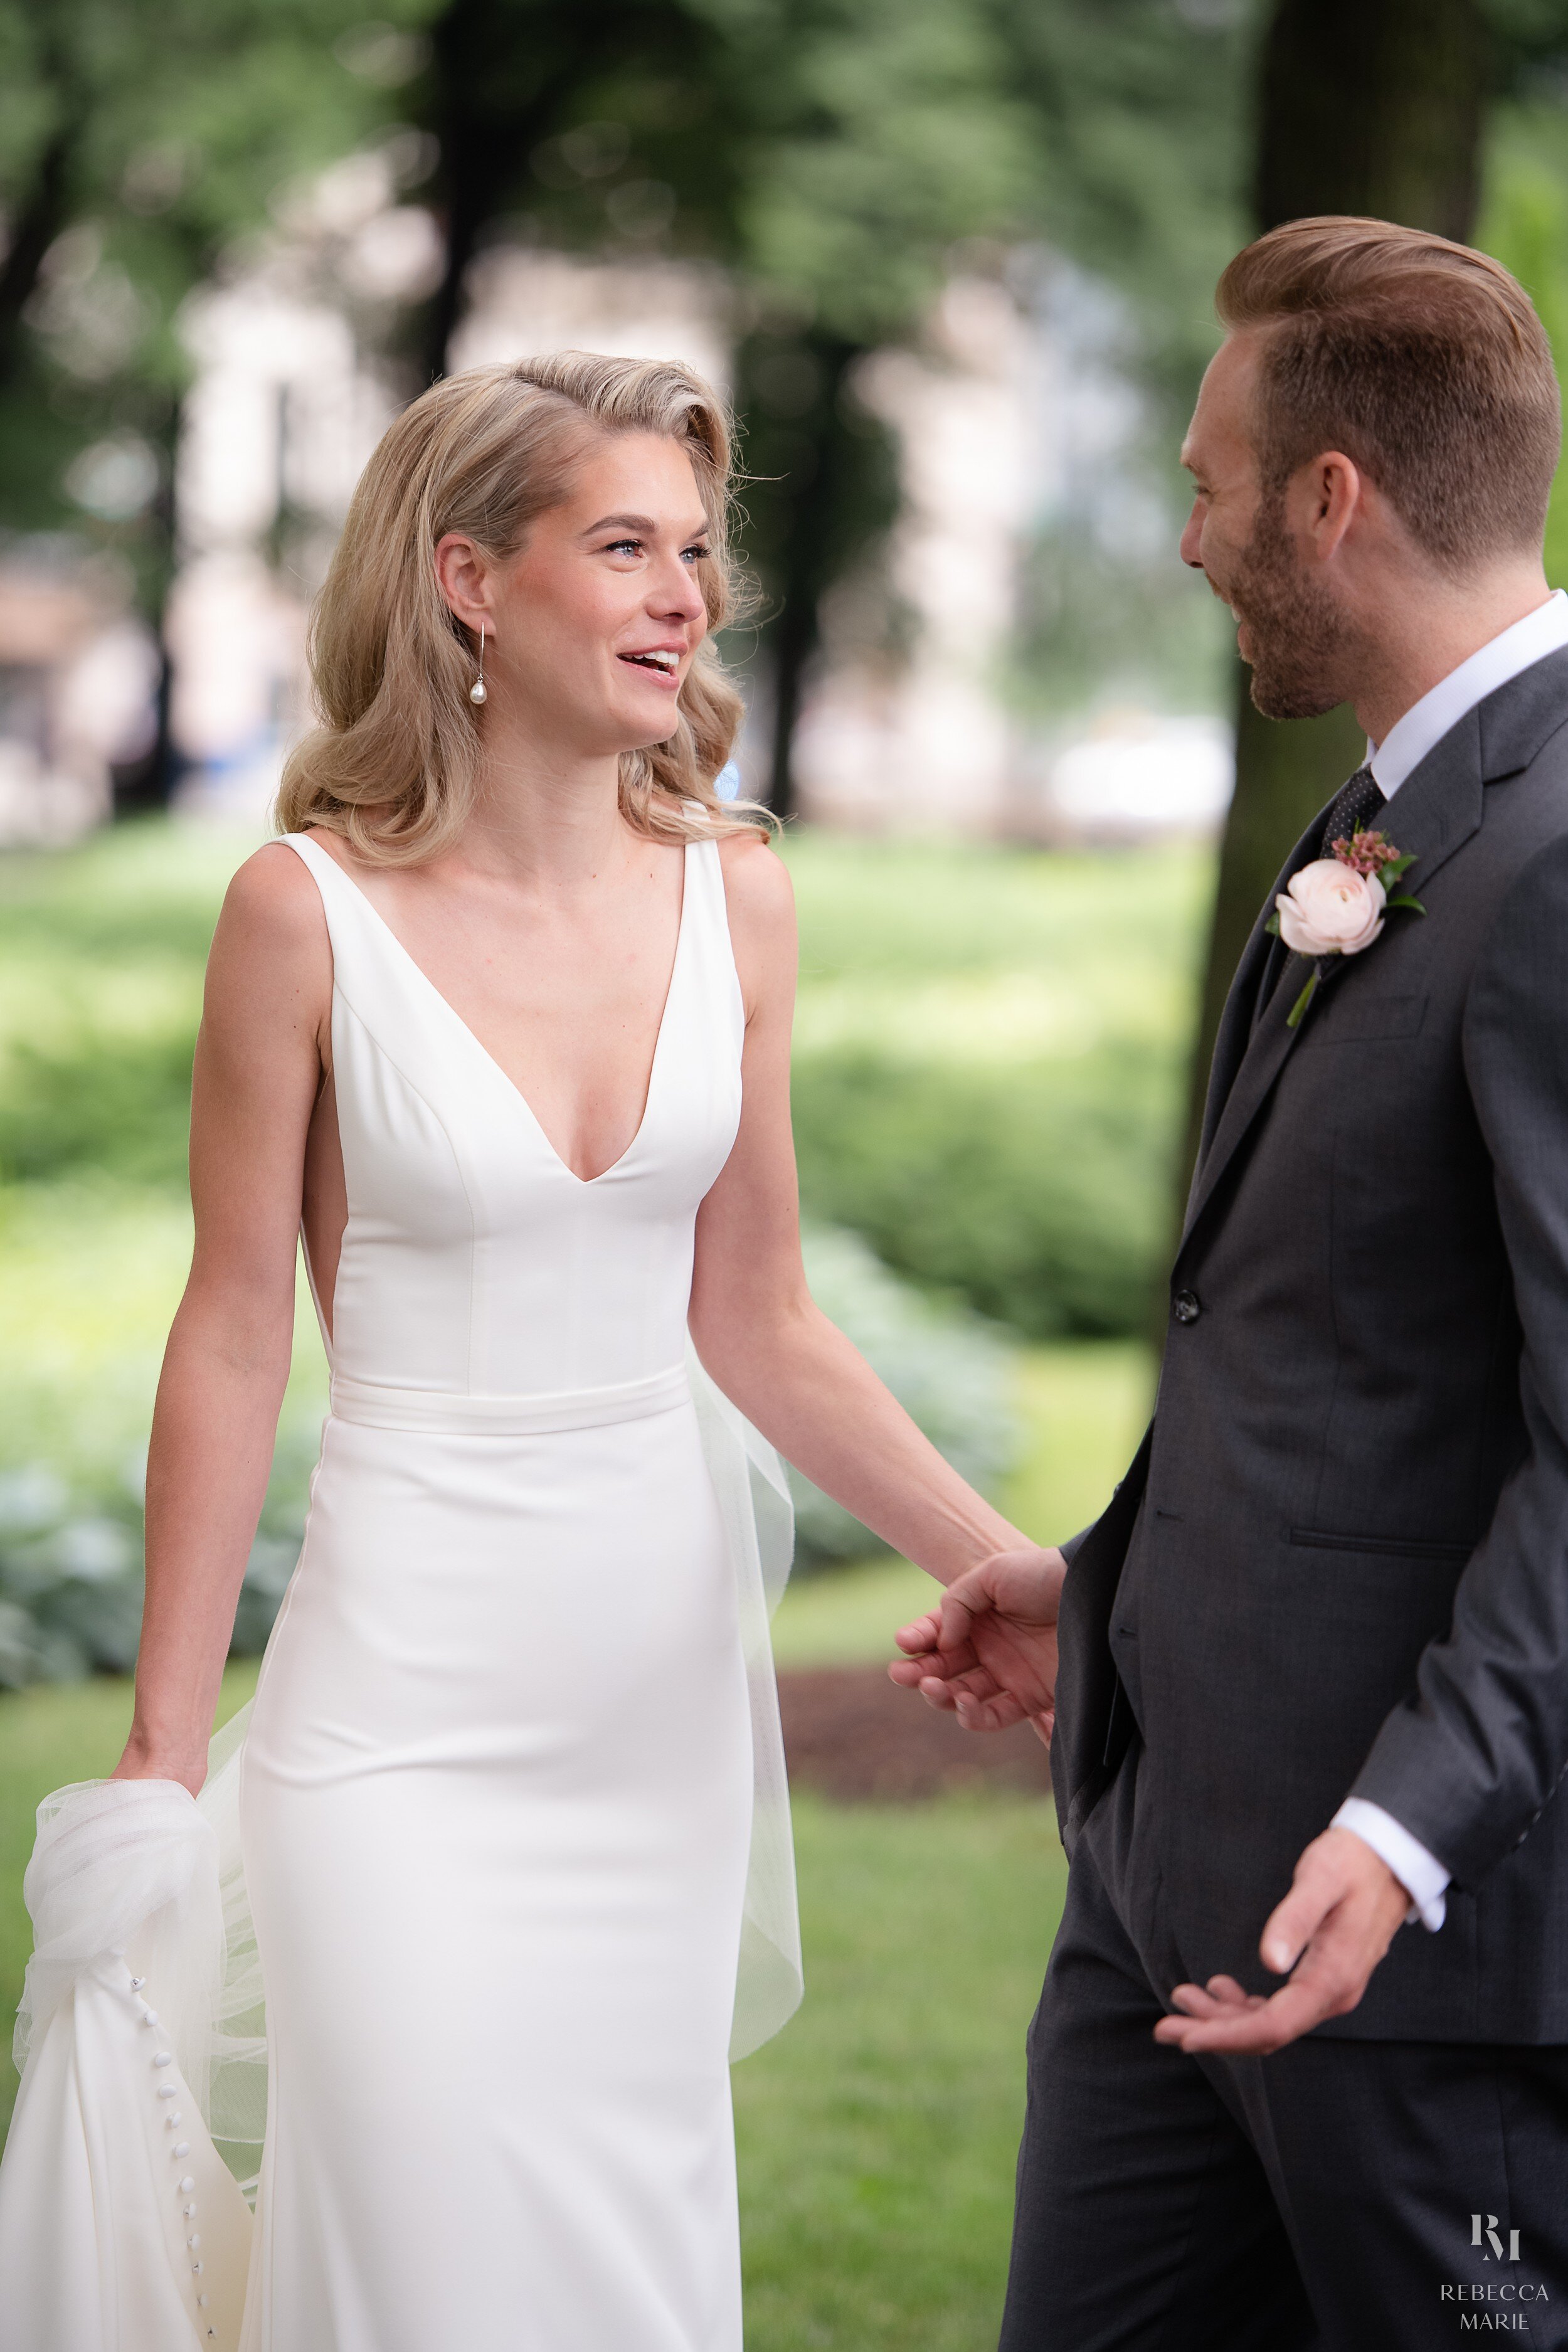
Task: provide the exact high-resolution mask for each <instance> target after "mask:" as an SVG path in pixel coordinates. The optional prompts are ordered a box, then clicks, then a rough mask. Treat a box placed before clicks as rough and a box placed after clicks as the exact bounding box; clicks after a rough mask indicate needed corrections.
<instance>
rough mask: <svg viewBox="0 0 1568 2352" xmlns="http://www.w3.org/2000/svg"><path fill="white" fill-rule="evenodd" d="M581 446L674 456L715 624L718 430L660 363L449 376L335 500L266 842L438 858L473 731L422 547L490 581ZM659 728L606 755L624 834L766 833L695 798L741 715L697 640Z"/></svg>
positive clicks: (741, 813) (474, 755)
mask: <svg viewBox="0 0 1568 2352" xmlns="http://www.w3.org/2000/svg"><path fill="white" fill-rule="evenodd" d="M595 433H661V434H666V435H668V436H669V438H670V439H671V440H674V441H679V444H680V446H682V448H683V449H684V450H685V451H686V454H687V456H688V457H689V459H690V461H691V468H692V471H693V473H694V474H695V475H696V478H697V488H698V493H699V495H700V498H701V500H702V507H703V511H704V513H705V515H706V517H707V521H708V531H709V535H710V536H709V544H710V550H711V553H710V557H709V559H708V560H707V561H706V562H704V563H703V564H702V566H701V586H702V595H703V602H704V603H705V604H706V606H707V608H708V626H709V630H710V632H711V631H713V630H714V629H717V628H718V627H720V626H721V624H722V623H723V622H724V621H725V620H726V619H727V618H728V617H729V615H730V614H731V610H732V608H733V604H734V601H735V583H734V574H733V571H732V566H731V552H730V532H729V523H730V508H731V431H730V422H729V418H728V416H727V415H726V413H725V410H724V406H723V404H722V402H721V400H720V399H719V397H718V395H717V394H715V393H714V392H713V391H712V390H711V388H710V386H709V385H708V384H706V383H704V382H703V380H702V378H701V377H700V375H697V374H696V373H693V371H692V370H691V369H689V368H686V367H681V366H679V365H678V364H677V363H675V362H670V361H667V360H631V359H610V358H607V357H605V355H604V354H602V353H600V352H554V353H552V354H551V355H550V356H548V357H546V358H542V359H531V360H519V361H518V362H516V363H515V365H512V366H502V367H479V368H468V369H466V370H465V371H464V373H462V374H461V375H455V376H448V377H447V379H446V380H445V381H444V382H443V383H437V384H433V385H432V386H431V388H430V390H429V391H428V392H426V393H425V394H422V396H421V397H420V398H419V399H418V400H416V401H415V402H414V403H413V404H411V405H410V406H409V407H407V408H405V410H404V412H403V414H402V415H401V416H400V417H398V419H397V421H396V423H395V424H394V425H390V426H389V427H388V429H387V431H386V432H385V433H384V435H383V436H382V439H381V441H380V444H379V445H378V446H377V448H376V451H375V454H374V457H372V458H371V461H370V463H369V465H368V466H367V467H365V469H364V472H363V475H362V476H361V478H360V481H359V486H358V488H356V490H355V491H354V495H353V503H352V504H351V506H350V508H349V511H348V518H347V520H346V521H345V523H344V525H343V531H342V538H341V539H340V540H339V541H338V545H337V549H336V551H335V552H334V554H333V557H332V561H331V567H330V569H329V571H328V573H327V577H326V581H325V583H324V585H323V586H322V589H321V594H320V596H319V597H318V598H317V601H316V607H315V611H314V614H312V617H311V626H310V674H311V677H312V680H313V682H314V687H315V699H316V706H317V712H318V716H319V718H320V720H321V724H320V725H319V726H318V727H317V728H316V729H315V730H313V731H312V732H311V733H310V734H309V735H307V736H306V737H305V738H304V740H302V741H301V742H300V744H299V745H297V747H296V748H295V750H294V751H292V752H291V753H290V754H289V760H288V762H287V764H286V766H285V768H284V771H283V782H282V786H281V788H280V790H279V795H278V812H277V823H278V829H279V832H280V833H302V832H303V831H304V830H305V828H306V827H307V826H308V825H321V826H322V827H323V828H324V829H325V830H327V831H328V832H331V833H337V834H342V836H343V838H344V839H345V840H346V841H347V842H348V844H349V845H350V847H351V848H352V849H353V852H354V854H355V856H358V857H362V858H364V859H366V860H367V861H368V862H370V863H372V864H374V865H379V866H413V865H417V864H419V863H421V862H422V861H423V860H425V859H427V858H431V857H435V856H439V855H440V853H441V852H442V851H443V850H445V849H447V848H449V847H450V845H451V844H452V843H453V841H454V840H455V839H456V838H457V836H458V834H459V833H460V832H461V830H462V827H463V824H464V822H465V820H466V818H467V817H468V813H469V810H470V809H471V807H472V805H473V799H474V791H475V778H476V773H477V769H478V761H479V713H478V712H477V711H476V710H475V709H474V706H473V704H472V703H471V702H470V700H469V698H468V689H469V688H470V687H471V685H472V684H473V681H474V665H475V651H476V648H475V643H474V637H473V633H472V632H471V631H470V630H469V629H468V628H467V627H466V626H465V625H464V624H463V623H462V622H460V621H459V620H458V618H457V616H456V615H455V614H453V612H452V611H451V609H450V607H449V606H448V605H447V601H446V598H445V597H444V596H443V595H442V593H441V591H440V588H439V586H438V585H437V579H436V567H435V553H436V547H437V542H438V541H440V540H441V539H442V538H444V537H445V535H446V534H447V532H448V531H460V532H462V533H463V534H464V535H465V536H466V537H468V538H469V539H471V540H472V541H474V543H475V545H476V546H478V547H479V548H480V549H482V550H483V551H484V552H485V554H486V555H488V556H489V557H490V558H491V560H492V561H495V562H504V561H505V560H506V558H507V557H508V556H510V555H511V554H513V553H515V552H516V551H517V549H518V548H519V547H520V546H521V542H522V540H523V537H524V535H525V533H526V532H527V530H528V528H529V525H530V524H531V522H532V521H533V520H534V518H535V517H536V516H537V515H540V514H542V513H543V512H544V511H545V510H546V509H547V508H550V507H552V506H555V505H558V504H559V503H560V502H561V500H562V499H564V498H565V497H566V496H567V495H568V494H569V489H570V485H571V480H572V477H573V473H574V469H575V467H576V465H577V464H578V462H579V461H580V460H581V458H582V457H584V455H585V453H586V451H587V449H588V448H589V446H591V443H592V439H593V436H594V435H595ZM677 708H678V709H679V720H678V723H677V726H676V730H675V732H674V734H673V735H672V736H671V737H670V738H669V740H668V742H664V743H657V744H654V745H653V746H652V747H651V748H650V749H648V750H647V751H624V752H623V753H622V754H621V768H620V804H621V813H622V814H623V816H624V817H625V818H626V823H627V824H630V825H631V826H633V827H634V828H635V830H636V831H637V832H638V833H641V834H645V835H648V836H650V837H651V838H652V839H655V840H658V841H690V840H695V839H699V838H703V839H707V838H711V837H712V836H713V835H717V834H724V833H735V832H740V831H742V830H744V829H745V828H747V827H748V826H753V827H766V826H768V825H771V824H772V823H773V819H772V817H771V815H770V814H769V812H768V811H767V810H766V809H763V808H761V807H759V806H757V805H756V804H755V803H751V802H743V801H742V802H733V801H731V802H725V801H721V800H720V799H719V797H718V795H717V794H716V793H715V792H714V789H713V783H714V779H715V777H716V776H717V775H718V774H719V772H720V770H721V768H722V767H723V766H724V763H725V761H727V760H728V759H729V756H730V752H731V747H732V745H733V743H734V740H735V737H736V734H737V732H738V730H739V728H740V723H741V717H742V703H741V698H740V696H739V695H738V694H737V692H736V690H735V688H734V687H733V686H731V683H730V681H729V679H728V678H727V677H726V676H725V674H724V671H723V668H722V666H721V663H720V660H719V656H718V655H717V653H716V652H715V651H714V648H713V646H712V643H711V639H710V638H709V639H705V640H704V642H703V643H702V645H700V646H699V648H698V650H697V655H696V657H695V659H694V660H693V662H692V664H691V667H690V669H689V671H688V673H687V677H686V681H685V683H684V685H683V686H682V688H681V689H680V695H679V702H678V705H677ZM693 802H695V803H698V806H699V808H700V814H697V813H696V811H694V810H693V809H692V808H691V806H690V803H693Z"/></svg>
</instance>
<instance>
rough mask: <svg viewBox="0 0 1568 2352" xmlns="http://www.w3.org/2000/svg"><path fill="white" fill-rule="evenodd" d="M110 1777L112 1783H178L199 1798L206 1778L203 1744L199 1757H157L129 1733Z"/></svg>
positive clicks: (192, 1755) (197, 1755)
mask: <svg viewBox="0 0 1568 2352" xmlns="http://www.w3.org/2000/svg"><path fill="white" fill-rule="evenodd" d="M109 1777H110V1780H177V1781H178V1782H179V1784H180V1786H181V1787H182V1788H183V1789H188V1790H190V1792H191V1794H192V1796H193V1797H199V1796H200V1795H201V1792H202V1785H203V1783H204V1781H205V1780H206V1777H207V1751H206V1746H205V1742H204V1743H203V1745H202V1748H201V1750H200V1753H199V1754H196V1753H192V1754H190V1755H188V1756H176V1755H174V1754H173V1753H170V1754H160V1753H158V1752H157V1751H156V1750H154V1749H153V1748H149V1747H148V1746H146V1745H145V1743H144V1742H142V1740H140V1739H138V1738H137V1737H136V1735H135V1733H134V1732H132V1735H131V1738H129V1739H128V1740H127V1741H126V1743H125V1753H124V1755H123V1756H121V1759H120V1761H119V1763H118V1764H117V1765H116V1766H115V1768H114V1769H113V1771H112V1772H111V1773H110V1776H109Z"/></svg>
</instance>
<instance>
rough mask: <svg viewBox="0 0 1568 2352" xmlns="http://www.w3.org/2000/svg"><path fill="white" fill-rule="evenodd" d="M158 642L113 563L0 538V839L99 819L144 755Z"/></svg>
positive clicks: (43, 838)
mask: <svg viewBox="0 0 1568 2352" xmlns="http://www.w3.org/2000/svg"><path fill="white" fill-rule="evenodd" d="M157 675H158V656H157V649H156V647H155V646H154V645H153V639H152V636H151V634H150V632H149V631H148V630H147V628H146V627H145V625H143V624H142V623H141V622H140V621H139V620H138V619H137V618H136V617H135V615H134V614H133V613H132V610H131V596H130V584H129V582H128V581H127V580H126V579H124V578H123V577H122V576H121V572H120V569H119V567H118V566H117V565H115V564H113V563H112V562H107V561H105V560H103V559H102V558H99V559H93V558H91V557H89V556H87V555H85V554H84V553H83V551H82V550H81V548H80V547H79V546H78V545H77V544H76V543H75V542H74V541H71V540H69V539H68V538H64V537H61V538H58V539H57V538H49V537H36V538H20V539H16V540H13V541H11V542H10V543H9V544H8V545H5V546H4V547H0V845H4V846H7V847H9V846H15V845H37V846H50V847H53V846H58V845H60V844H62V843H64V842H68V841H74V840H75V839H77V837H78V836H79V835H81V834H83V833H86V832H88V831H89V830H90V828H91V827H92V826H93V825H95V824H101V823H102V821H103V820H104V818H105V817H107V816H108V814H109V813H110V806H111V803H112V779H113V772H114V770H115V768H116V767H117V766H120V765H121V764H124V765H131V764H132V763H133V762H134V761H137V760H138V759H140V758H142V756H143V755H144V753H145V752H146V751H147V749H148V747H149V744H150V741H151V737H152V726H153V691H154V688H155V685H156V680H157Z"/></svg>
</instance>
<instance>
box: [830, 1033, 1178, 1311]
mask: <svg viewBox="0 0 1568 2352" xmlns="http://www.w3.org/2000/svg"><path fill="white" fill-rule="evenodd" d="M1181 1078H1182V1071H1181V1065H1180V1058H1179V1056H1178V1055H1176V1054H1174V1053H1173V1052H1171V1051H1169V1050H1167V1049H1165V1048H1163V1047H1161V1046H1159V1045H1152V1044H1151V1045H1142V1044H1134V1043H1130V1042H1129V1043H1121V1044H1115V1045H1105V1046H1102V1047H1100V1049H1099V1050H1098V1051H1097V1052H1096V1053H1095V1054H1094V1055H1092V1056H1085V1057H1083V1058H1081V1059H1075V1060H1071V1061H1068V1060H1056V1061H1050V1062H1045V1061H1041V1062H1035V1063H1026V1064H1011V1065H1009V1064H1003V1065H1000V1066H995V1065H988V1064H985V1063H979V1064H977V1065H976V1066H973V1067H971V1068H969V1069H963V1068H960V1067H957V1066H953V1065H952V1064H950V1063H940V1064H932V1065H925V1066H921V1064H919V1063H917V1062H913V1061H910V1060H908V1059H904V1060H900V1061H892V1060H889V1059H885V1058H882V1057H879V1055H875V1054H873V1053H870V1052H867V1051H865V1050H858V1051H849V1052H839V1053H832V1054H823V1055H810V1056H803V1057H802V1058H801V1059H800V1060H799V1061H797V1063H796V1066H795V1085H794V1096H795V1141H796V1148H797V1150H798V1153H799V1158H800V1172H801V1192H802V1198H803V1201H804V1202H805V1206H806V1209H807V1211H808V1213H810V1214H812V1215H813V1216H816V1217H820V1218H822V1219H824V1220H831V1221H832V1222H833V1223H837V1224H843V1225H851V1226H853V1227H854V1228H855V1230H856V1231H857V1232H858V1233H861V1234H865V1235H866V1237H867V1239H868V1241H869V1242H870V1243H871V1244H872V1245H873V1247H874V1248H875V1249H876V1250H877V1252H878V1254H879V1255H880V1256H881V1257H882V1258H883V1259H885V1260H886V1262H887V1263H888V1265H891V1266H895V1267H898V1268H900V1270H901V1271H903V1272H904V1273H906V1274H909V1275H912V1276H915V1277H916V1279H917V1280H919V1281H921V1282H926V1283H932V1284H936V1285H939V1286H942V1288H944V1289H949V1290H953V1291H957V1292H959V1293H961V1294H962V1296H963V1297H964V1298H965V1299H967V1300H968V1301H969V1303H970V1304H971V1305H972V1306H973V1307H976V1308H978V1309H979V1310H980V1312H981V1313H982V1314H984V1315H987V1316H991V1317H993V1318H996V1319H997V1320H999V1321H1001V1322H1005V1323H1010V1324H1012V1325H1013V1326H1014V1327H1015V1328H1016V1329H1018V1330H1020V1331H1023V1332H1026V1333H1027V1335H1028V1336H1029V1337H1030V1338H1031V1339H1048V1338H1052V1337H1055V1336H1057V1335H1058V1334H1060V1333H1065V1332H1074V1333H1084V1334H1093V1335H1100V1336H1111V1337H1115V1336H1122V1335H1127V1334H1136V1333H1138V1332H1139V1331H1141V1330H1142V1328H1143V1325H1144V1322H1145V1320H1146V1317H1147V1307H1148V1299H1149V1296H1150V1290H1151V1286H1152V1283H1153V1281H1154V1279H1155V1277H1156V1275H1157V1273H1158V1270H1159V1264H1160V1260H1161V1257H1162V1255H1163V1252H1164V1251H1165V1249H1166V1247H1167V1245H1168V1242H1169V1232H1168V1219H1169V1214H1170V1185H1171V1171H1172V1166H1173V1154H1174V1148H1175V1139H1176V1129H1177V1120H1178V1117H1179V1111H1180V1102H1181Z"/></svg>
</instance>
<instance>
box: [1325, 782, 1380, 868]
mask: <svg viewBox="0 0 1568 2352" xmlns="http://www.w3.org/2000/svg"><path fill="white" fill-rule="evenodd" d="M1387 805H1388V803H1387V801H1386V800H1385V799H1384V792H1383V787H1382V785H1381V784H1380V783H1379V782H1378V781H1377V778H1376V777H1375V776H1374V775H1373V772H1372V770H1371V769H1370V768H1358V769H1357V770H1356V772H1355V773H1354V775H1353V776H1352V778H1351V780H1350V782H1349V783H1348V784H1342V785H1341V787H1340V789H1339V791H1338V792H1337V793H1335V795H1334V803H1333V806H1332V807H1331V809H1330V811H1329V814H1328V818H1327V821H1326V822H1325V824H1324V826H1323V839H1322V845H1321V848H1320V849H1319V851H1318V855H1319V856H1320V857H1331V856H1333V854H1334V844H1335V842H1336V841H1349V840H1350V839H1351V838H1352V836H1353V835H1354V833H1355V829H1356V827H1357V825H1358V824H1361V825H1364V824H1366V822H1367V820H1368V818H1369V817H1373V816H1377V815H1381V814H1382V812H1383V811H1384V809H1385V808H1386V807H1387Z"/></svg>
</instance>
